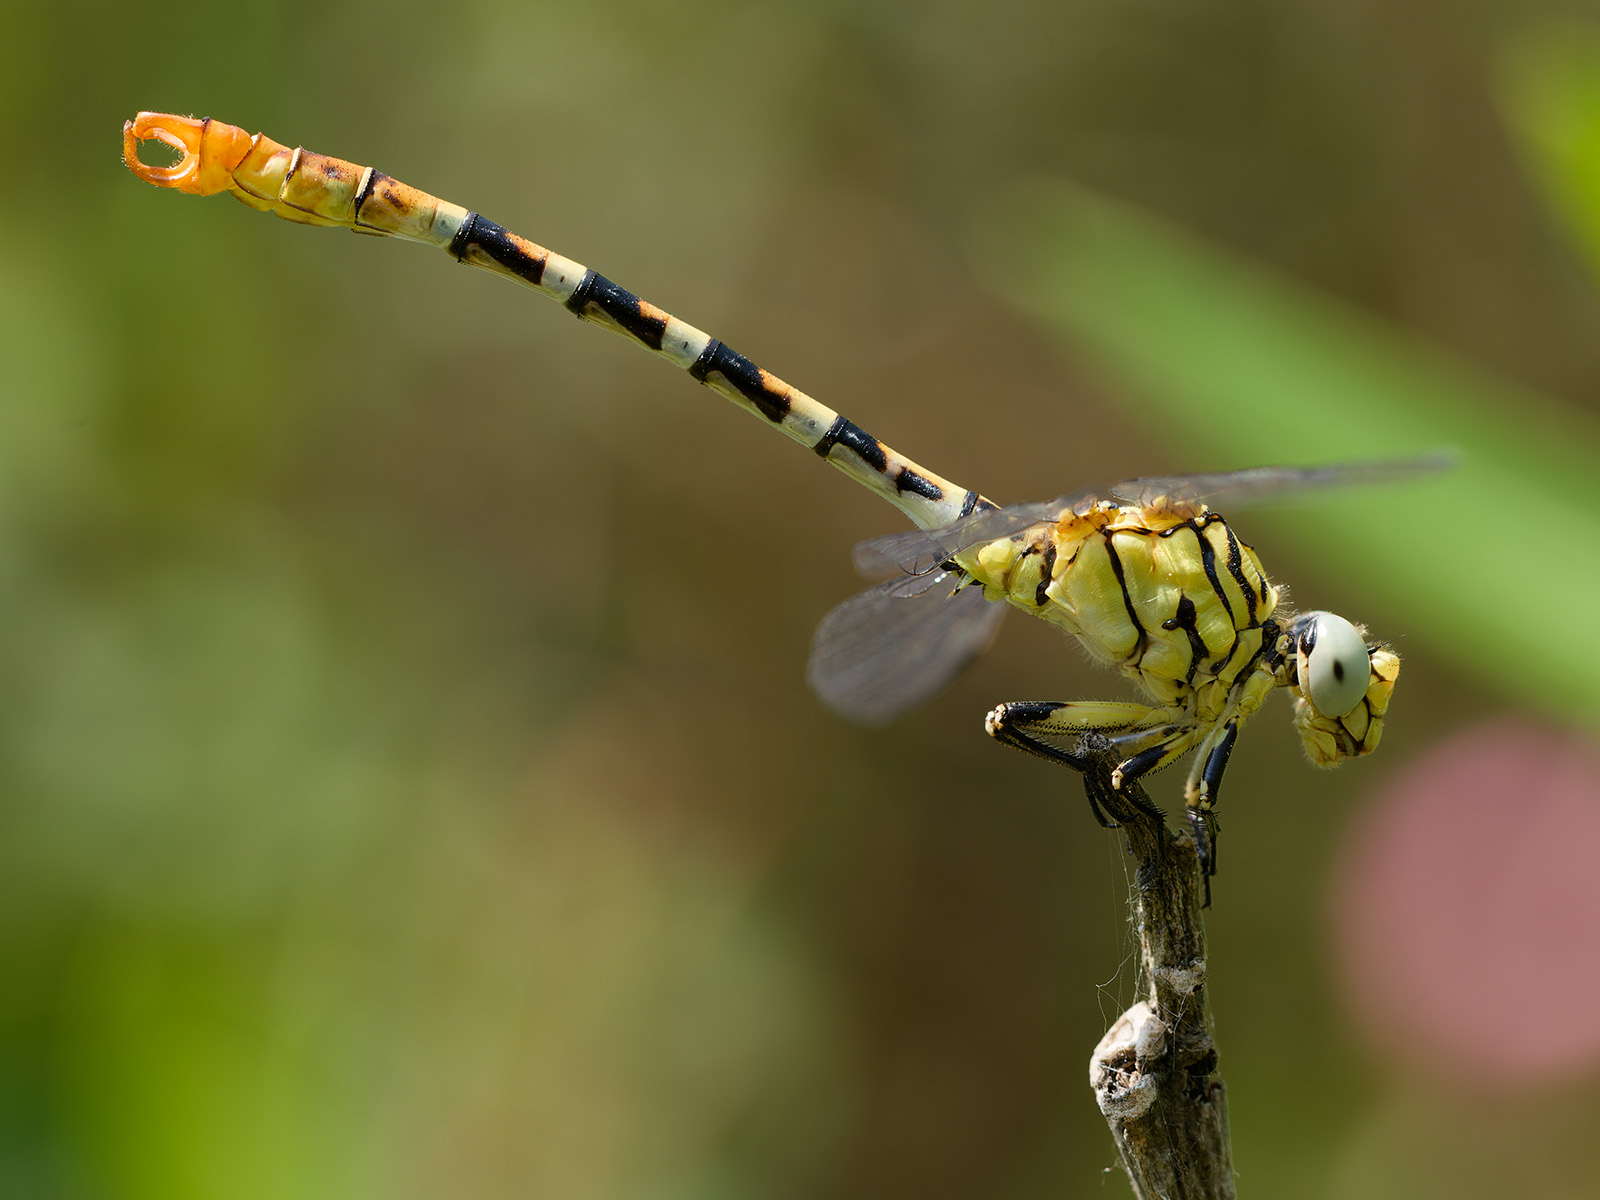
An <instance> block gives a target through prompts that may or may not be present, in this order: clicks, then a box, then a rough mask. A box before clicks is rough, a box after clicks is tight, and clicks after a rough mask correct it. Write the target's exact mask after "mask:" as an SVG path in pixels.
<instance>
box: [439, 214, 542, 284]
mask: <svg viewBox="0 0 1600 1200" xmlns="http://www.w3.org/2000/svg"><path fill="white" fill-rule="evenodd" d="M473 246H476V247H478V249H480V250H482V251H483V252H484V254H486V255H488V257H489V259H490V260H491V261H492V262H495V263H497V264H499V265H500V266H502V267H504V268H505V269H506V270H508V271H510V272H511V273H512V274H513V275H515V276H516V277H517V278H518V279H526V280H527V281H528V282H529V283H531V284H533V285H534V286H535V287H537V286H538V285H539V284H540V283H541V282H542V281H543V280H544V261H545V260H544V259H542V258H533V257H531V256H530V255H528V254H526V253H524V251H523V250H522V248H521V247H520V246H518V245H517V244H516V242H514V241H512V239H511V235H510V234H509V233H507V232H506V231H505V230H504V229H502V228H501V227H500V226H499V225H496V224H495V223H494V222H493V221H491V220H489V218H488V217H485V216H480V215H479V214H478V213H471V214H469V215H468V217H467V219H466V220H465V221H463V222H462V223H461V228H460V229H458V230H456V235H455V237H453V238H451V239H450V253H451V254H452V255H454V256H455V260H456V261H457V262H464V261H466V257H467V251H468V250H469V249H471V248H472V247H473Z"/></svg>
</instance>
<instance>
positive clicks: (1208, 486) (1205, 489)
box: [1108, 450, 1459, 508]
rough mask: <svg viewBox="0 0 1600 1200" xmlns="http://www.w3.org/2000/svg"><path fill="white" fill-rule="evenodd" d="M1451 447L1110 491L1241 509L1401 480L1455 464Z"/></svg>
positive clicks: (1141, 482)
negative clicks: (1267, 500) (1319, 490)
mask: <svg viewBox="0 0 1600 1200" xmlns="http://www.w3.org/2000/svg"><path fill="white" fill-rule="evenodd" d="M1458 457H1459V456H1458V455H1457V454H1456V453H1455V451H1453V450H1431V451H1429V452H1428V453H1426V454H1419V455H1416V456H1415V457H1413V458H1388V459H1364V460H1358V461H1356V462H1343V463H1329V464H1327V465H1325V466H1320V467H1251V468H1250V469H1248V470H1244V471H1224V472H1221V473H1218V474H1210V475H1150V476H1142V477H1140V478H1138V479H1128V480H1124V481H1123V482H1122V483H1117V484H1113V485H1112V486H1111V487H1110V488H1109V489H1108V490H1109V493H1110V494H1111V495H1112V496H1115V497H1116V498H1117V499H1118V500H1121V501H1123V502H1124V503H1128V504H1137V505H1140V506H1141V507H1149V506H1150V505H1152V504H1155V503H1156V502H1158V501H1162V500H1166V501H1169V502H1170V501H1179V502H1190V503H1200V502H1205V503H1210V502H1211V501H1212V500H1216V499H1221V498H1223V497H1226V498H1227V501H1228V505H1229V507H1230V508H1240V507H1243V506H1245V505H1247V504H1252V503H1255V502H1256V501H1258V500H1262V499H1265V498H1267V497H1269V496H1281V495H1285V494H1289V493H1293V492H1302V491H1311V490H1313V489H1316V488H1325V487H1353V486H1359V485H1365V484H1374V483H1398V482H1400V481H1402V480H1406V479H1414V478H1416V477H1417V476H1419V475H1427V474H1431V473H1432V472H1435V471H1444V470H1448V469H1449V468H1451V467H1453V466H1455V464H1456V460H1457V458H1458Z"/></svg>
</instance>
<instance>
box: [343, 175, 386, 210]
mask: <svg viewBox="0 0 1600 1200" xmlns="http://www.w3.org/2000/svg"><path fill="white" fill-rule="evenodd" d="M387 178H389V177H388V176H387V175H385V174H384V173H383V172H382V171H380V170H378V169H377V168H376V167H374V168H373V169H372V170H370V171H368V172H367V182H366V183H365V184H363V185H362V188H361V190H360V191H359V192H357V193H356V206H355V211H354V212H353V213H352V214H351V217H350V219H351V220H352V221H360V220H361V206H362V205H363V204H365V203H366V202H367V197H369V196H371V195H372V193H373V192H374V191H376V190H377V187H378V184H380V183H381V182H383V181H384V180H385V179H387Z"/></svg>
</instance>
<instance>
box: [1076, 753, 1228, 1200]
mask: <svg viewBox="0 0 1600 1200" xmlns="http://www.w3.org/2000/svg"><path fill="white" fill-rule="evenodd" d="M1086 741H1087V739H1086ZM1085 749H1086V750H1088V751H1089V752H1090V753H1091V755H1093V756H1094V757H1095V762H1096V767H1095V769H1092V770H1090V771H1087V772H1086V773H1085V774H1084V786H1085V788H1086V789H1087V791H1088V793H1089V800H1090V803H1091V804H1098V805H1099V807H1100V808H1101V809H1103V810H1104V811H1105V812H1106V814H1108V815H1109V816H1110V817H1111V819H1112V820H1114V821H1115V822H1116V823H1117V824H1118V825H1120V826H1121V828H1122V830H1123V832H1124V834H1125V835H1126V836H1127V839H1128V848H1129V851H1130V852H1131V853H1132V855H1133V857H1134V860H1135V862H1136V864H1137V865H1136V868H1135V870H1134V875H1133V883H1132V886H1131V889H1130V900H1131V902H1132V906H1133V910H1134V915H1135V925H1136V929H1137V932H1138V935H1139V957H1140V962H1141V965H1142V967H1143V972H1142V978H1143V979H1144V981H1145V984H1146V987H1147V992H1146V995H1145V996H1144V997H1143V998H1142V999H1141V1000H1140V1001H1139V1002H1138V1003H1136V1004H1135V1005H1134V1006H1133V1007H1132V1008H1130V1009H1128V1011H1127V1012H1125V1013H1123V1014H1122V1016H1121V1017H1119V1018H1118V1019H1117V1021H1116V1023H1115V1024H1114V1025H1112V1027H1111V1029H1110V1030H1109V1031H1107V1033H1106V1035H1105V1037H1104V1038H1102V1039H1101V1041H1100V1044H1099V1045H1098V1046H1096V1047H1095V1051H1094V1055H1093V1056H1092V1058H1091V1059H1090V1061H1089V1082H1090V1085H1091V1086H1092V1087H1093V1088H1094V1093H1095V1099H1096V1100H1097V1101H1098V1103H1099V1105H1100V1111H1101V1113H1103V1114H1104V1115H1105V1118H1106V1122H1107V1124H1108V1125H1109V1126H1110V1128H1111V1136H1112V1138H1113V1139H1115V1141H1116V1143H1117V1152H1118V1153H1119V1154H1120V1155H1121V1156H1122V1165H1123V1168H1124V1169H1125V1170H1126V1171H1127V1172H1128V1178H1129V1180H1130V1182H1131V1183H1132V1185H1133V1193H1134V1195H1135V1196H1136V1197H1138V1198H1139V1200H1157V1198H1158V1197H1159V1198H1160V1200H1179V1198H1184V1200H1199V1198H1202V1197H1204V1198H1206V1200H1210V1198H1213V1197H1215V1198H1218V1200H1231V1198H1232V1197H1233V1195H1234V1189H1233V1166H1232V1159H1231V1156H1230V1152H1229V1146H1228V1107H1227V1096H1226V1093H1225V1091H1224V1088H1223V1083H1222V1077H1221V1076H1220V1075H1219V1074H1218V1073H1217V1050H1216V1045H1215V1043H1214V1042H1213V1041H1212V1037H1211V1020H1210V1016H1209V1014H1208V1013H1207V1010H1206V990H1205V983H1206V938H1205V926H1204V925H1203V924H1202V921H1201V901H1202V884H1201V878H1200V870H1199V862H1198V859H1197V857H1196V855H1195V847H1194V842H1193V840H1192V839H1191V838H1190V836H1189V834H1188V833H1187V832H1184V833H1181V834H1177V835H1174V834H1173V833H1171V832H1170V831H1169V830H1168V829H1167V827H1166V822H1165V821H1164V820H1163V819H1162V817H1161V815H1160V810H1158V809H1157V808H1156V807H1155V806H1154V805H1153V804H1152V803H1151V801H1150V798H1149V797H1148V796H1147V795H1146V794H1145V792H1144V790H1143V788H1141V787H1140V786H1139V784H1138V783H1137V782H1128V783H1124V784H1123V787H1122V789H1121V790H1120V791H1113V790H1112V788H1111V771H1112V769H1113V768H1114V767H1115V766H1116V760H1117V758H1118V757H1119V756H1118V755H1115V754H1109V753H1107V754H1099V753H1098V752H1097V750H1096V748H1095V747H1094V746H1093V745H1086V746H1085Z"/></svg>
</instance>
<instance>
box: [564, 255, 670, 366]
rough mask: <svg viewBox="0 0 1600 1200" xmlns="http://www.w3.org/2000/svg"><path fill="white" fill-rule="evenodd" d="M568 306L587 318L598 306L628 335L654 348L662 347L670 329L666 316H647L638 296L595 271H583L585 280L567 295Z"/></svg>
mask: <svg viewBox="0 0 1600 1200" xmlns="http://www.w3.org/2000/svg"><path fill="white" fill-rule="evenodd" d="M566 306H567V310H568V311H569V312H574V313H576V314H577V315H578V316H580V317H587V316H588V315H589V312H590V310H591V308H597V309H599V310H600V311H601V312H602V313H604V314H605V315H606V317H607V318H608V319H609V320H611V321H612V322H613V323H615V324H616V325H618V326H620V327H621V328H622V329H624V330H626V331H627V333H628V336H629V337H631V338H633V339H634V340H635V341H637V342H639V343H640V344H641V345H643V346H645V347H647V348H648V349H651V350H660V349H661V339H662V337H663V335H665V334H666V332H667V318H666V316H665V315H662V316H659V317H653V316H649V315H647V314H646V313H645V311H644V307H643V302H642V301H641V300H640V299H639V297H637V296H635V295H634V294H633V293H632V292H630V291H628V289H627V288H623V287H618V286H617V285H616V284H614V283H612V282H611V280H609V279H607V278H606V277H605V276H604V275H601V274H599V273H598V272H595V271H585V272H584V275H583V281H582V282H581V283H579V284H578V286H577V289H576V290H575V291H574V292H573V293H572V295H570V296H568V297H567V300H566Z"/></svg>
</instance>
